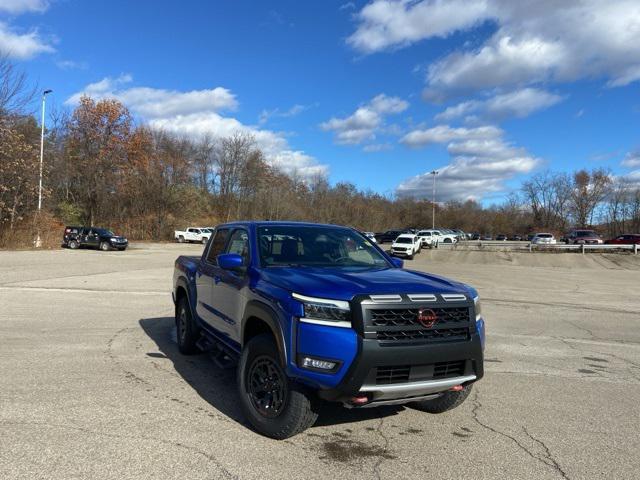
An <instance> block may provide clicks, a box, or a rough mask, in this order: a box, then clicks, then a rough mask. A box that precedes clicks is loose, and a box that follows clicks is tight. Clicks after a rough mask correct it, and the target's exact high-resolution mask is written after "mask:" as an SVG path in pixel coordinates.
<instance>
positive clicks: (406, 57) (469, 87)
mask: <svg viewBox="0 0 640 480" xmlns="http://www.w3.org/2000/svg"><path fill="white" fill-rule="evenodd" d="M558 5H562V9H558ZM0 52H3V53H5V54H7V55H9V56H10V57H11V58H12V59H13V60H14V61H15V62H16V63H18V64H19V65H20V66H21V67H22V68H23V69H24V70H25V71H26V72H27V73H28V74H29V76H30V78H31V79H33V80H34V81H37V82H38V84H39V85H40V86H41V87H43V88H44V87H46V88H52V89H54V94H53V96H52V97H50V98H51V101H52V102H54V103H55V104H56V105H57V106H58V107H60V108H72V107H73V105H74V103H75V102H76V101H77V98H78V97H79V95H81V94H82V93H88V94H91V95H92V96H94V97H98V98H103V97H115V98H119V99H120V100H122V101H123V102H125V103H126V104H127V105H128V106H129V108H130V109H131V110H132V112H133V113H134V114H135V115H136V117H137V118H139V119H140V120H141V121H146V122H148V123H150V124H151V125H152V126H154V127H156V128H163V129H166V130H169V131H173V132H175V133H176V134H179V135H187V136H192V137H194V138H199V137H200V136H202V135H210V136H214V137H215V136H220V135H226V134H229V133H232V132H233V131H238V130H242V131H248V132H250V133H252V134H254V135H255V136H256V139H257V141H258V143H259V144H260V145H261V146H262V147H263V148H264V150H265V152H266V153H267V156H268V158H269V161H271V162H272V163H273V164H275V165H278V166H279V167H281V168H282V169H284V170H286V171H294V170H295V171H297V172H298V173H299V174H300V175H313V174H315V173H319V172H326V173H328V175H329V178H330V180H331V181H332V182H338V181H350V182H353V183H355V184H356V185H357V186H358V187H359V188H362V189H372V190H375V191H378V192H381V193H384V194H398V195H410V196H427V197H429V196H430V195H431V193H430V192H431V189H430V179H429V177H428V175H426V173H427V172H429V171H431V170H433V169H438V170H439V171H440V172H441V173H440V175H439V177H438V182H439V191H440V199H441V200H447V199H461V200H464V199H466V198H476V199H480V200H482V201H483V202H484V203H491V202H493V201H499V200H500V199H501V198H503V197H504V196H505V195H506V194H508V192H509V191H510V189H512V188H517V186H518V185H519V183H520V182H521V180H522V179H525V178H527V177H528V176H530V175H532V174H534V173H536V172H538V171H541V170H544V169H547V168H550V169H553V170H565V171H572V170H575V169H578V168H583V167H586V168H595V167H607V168H610V169H611V170H612V171H613V173H614V174H615V175H617V176H619V177H620V178H627V179H629V181H634V182H640V153H639V152H638V148H639V147H640V131H639V128H638V125H639V121H640V97H639V95H638V93H639V92H638V90H639V85H640V82H639V81H638V80H640V2H638V1H635V0H615V1H614V0H612V1H609V2H600V1H595V0H594V1H589V0H584V1H580V2H579V1H575V2H573V1H569V0H567V1H565V2H555V1H544V0H543V1H541V0H536V1H533V0H531V1H529V0H522V1H519V2H510V1H507V0H482V1H474V2H470V1H466V0H450V1H448V2H442V1H422V2H420V1H395V0H393V1H392V0H376V1H374V2H362V1H353V2H349V1H344V0H343V1H329V0H322V1H320V0H318V1H281V2H275V1H274V2H262V1H254V2H250V1H239V0H238V1H227V2H205V1H199V2H196V1H180V2H169V1H135V2H130V1H115V0H110V1H90V2H89V1H79V0H59V1H56V0H50V1H47V0H0Z"/></svg>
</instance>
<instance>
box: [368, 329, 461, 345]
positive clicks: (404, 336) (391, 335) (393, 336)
mask: <svg viewBox="0 0 640 480" xmlns="http://www.w3.org/2000/svg"><path fill="white" fill-rule="evenodd" d="M376 338H377V339H378V340H380V341H382V342H384V341H415V340H424V341H435V342H437V341H443V342H452V341H463V340H467V339H468V338H469V329H468V328H466V327H465V328H443V329H434V330H427V329H424V330H394V331H378V332H376Z"/></svg>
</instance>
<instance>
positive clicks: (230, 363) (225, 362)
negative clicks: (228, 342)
mask: <svg viewBox="0 0 640 480" xmlns="http://www.w3.org/2000/svg"><path fill="white" fill-rule="evenodd" d="M196 346H197V347H198V349H200V350H201V351H202V352H204V353H209V354H211V360H213V363H215V364H216V366H217V367H218V368H220V369H222V370H226V369H229V368H234V367H235V366H236V364H237V357H236V355H235V354H234V353H232V352H231V351H230V350H228V349H227V348H226V347H225V346H224V345H222V344H220V343H219V342H216V341H215V340H212V339H211V338H209V337H208V336H207V335H204V334H203V335H202V336H201V337H200V339H199V340H198V342H197V343H196Z"/></svg>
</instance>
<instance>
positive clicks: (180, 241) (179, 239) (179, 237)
mask: <svg viewBox="0 0 640 480" xmlns="http://www.w3.org/2000/svg"><path fill="white" fill-rule="evenodd" d="M178 243H184V237H183V236H182V235H180V236H178Z"/></svg>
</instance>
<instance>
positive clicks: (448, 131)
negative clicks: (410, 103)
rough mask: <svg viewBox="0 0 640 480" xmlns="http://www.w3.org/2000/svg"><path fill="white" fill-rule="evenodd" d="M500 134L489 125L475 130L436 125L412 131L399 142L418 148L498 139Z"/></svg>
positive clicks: (500, 131) (499, 131)
mask: <svg viewBox="0 0 640 480" xmlns="http://www.w3.org/2000/svg"><path fill="white" fill-rule="evenodd" d="M502 134H503V132H502V130H501V129H499V128H498V127H494V126H491V125H487V126H482V127H476V128H464V127H461V128H452V127H450V126H449V125H438V126H436V127H433V128H429V129H426V130H413V131H411V132H409V133H407V134H406V135H405V136H404V137H402V139H401V140H400V141H401V142H402V143H404V144H405V145H406V146H408V147H412V148H418V147H424V146H426V145H429V144H433V143H446V142H451V141H459V140H466V141H468V140H474V139H489V138H498V137H500V136H502Z"/></svg>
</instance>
